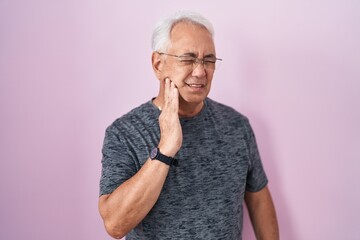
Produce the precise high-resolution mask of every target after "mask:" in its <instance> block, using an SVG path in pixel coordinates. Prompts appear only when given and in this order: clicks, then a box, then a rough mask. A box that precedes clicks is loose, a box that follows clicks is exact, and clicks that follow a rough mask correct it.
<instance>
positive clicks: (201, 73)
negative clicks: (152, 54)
mask: <svg viewBox="0 0 360 240" xmlns="http://www.w3.org/2000/svg"><path fill="white" fill-rule="evenodd" d="M170 40H171V45H170V47H169V48H168V50H167V52H166V53H167V54H173V55H178V56H184V55H185V56H194V57H197V58H200V59H202V58H204V57H214V56H216V54H215V46H214V42H213V39H212V37H211V34H210V33H209V32H208V30H206V29H205V28H203V27H200V26H197V25H193V24H189V23H178V24H176V25H175V26H174V28H173V29H172V31H171V35H170ZM159 57H160V58H161V59H160V61H162V63H161V64H160V66H159V69H160V70H161V72H160V73H159V74H158V78H159V79H160V80H164V79H165V78H169V79H171V80H172V81H173V82H174V84H175V85H176V87H177V88H178V90H179V93H180V101H182V100H183V101H185V102H188V103H201V102H202V101H203V100H204V99H205V98H206V97H207V95H208V94H209V92H210V88H211V81H212V78H213V74H214V69H211V68H208V67H204V65H203V64H202V63H201V62H200V63H198V64H197V65H196V66H195V67H193V65H190V66H185V65H184V64H182V63H181V62H180V61H179V59H178V58H176V57H172V56H165V55H161V56H159Z"/></svg>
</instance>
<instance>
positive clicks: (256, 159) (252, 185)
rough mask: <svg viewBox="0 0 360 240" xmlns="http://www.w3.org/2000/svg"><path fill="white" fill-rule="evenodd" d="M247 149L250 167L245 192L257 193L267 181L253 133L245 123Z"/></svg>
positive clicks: (248, 124)
mask: <svg viewBox="0 0 360 240" xmlns="http://www.w3.org/2000/svg"><path fill="white" fill-rule="evenodd" d="M247 134H248V141H247V142H248V148H249V154H250V166H249V170H248V175H247V179H246V191H249V192H257V191H260V190H261V189H262V188H264V187H265V186H266V185H267V183H268V179H267V177H266V174H265V170H264V168H263V164H262V162H261V158H260V154H259V150H258V147H257V144H256V139H255V135H254V132H253V130H252V128H251V125H250V123H249V122H248V121H247Z"/></svg>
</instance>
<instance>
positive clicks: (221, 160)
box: [100, 98, 268, 240]
mask: <svg viewBox="0 0 360 240" xmlns="http://www.w3.org/2000/svg"><path fill="white" fill-rule="evenodd" d="M159 115H160V111H159V110H158V109H157V108H156V107H155V106H154V105H153V104H152V101H149V102H147V103H145V104H143V105H141V106H139V107H137V108H135V109H133V110H132V111H131V112H129V113H127V114H126V115H124V116H122V117H121V118H119V119H117V120H116V121H115V122H114V123H113V124H112V125H110V126H109V127H108V128H107V130H106V136H105V140H104V146H103V159H102V167H103V168H102V175H101V179H100V195H103V194H109V193H111V192H112V191H114V190H115V189H116V188H117V187H118V186H119V185H120V184H122V183H123V182H124V181H126V180H127V179H129V178H131V177H132V176H133V175H134V174H136V172H137V171H139V169H140V168H141V166H142V165H143V164H144V163H145V161H146V160H147V159H148V158H149V153H150V151H151V150H152V148H154V147H156V146H157V145H158V143H159V139H160V129H159V123H158V118H159ZM180 123H181V127H182V132H183V144H182V147H181V149H180V150H179V152H178V153H177V154H176V156H175V158H177V159H178V161H179V165H178V166H176V167H175V166H173V167H171V168H170V171H169V173H168V176H167V179H166V181H165V184H164V186H163V189H162V192H161V194H160V197H159V199H158V200H157V202H156V204H155V205H154V207H153V208H152V210H151V211H150V212H149V214H148V215H147V216H146V217H145V218H144V219H143V221H142V222H141V223H140V224H139V225H138V226H137V227H136V228H134V229H133V230H132V231H131V232H130V233H129V234H128V235H127V236H126V239H127V240H132V239H136V240H139V239H156V240H161V239H231V240H232V239H241V232H242V218H243V197H244V193H245V191H251V192H256V191H259V190H261V189H262V188H263V187H265V186H266V184H267V182H268V180H267V177H266V175H265V172H264V170H263V167H262V163H261V160H260V156H259V152H258V149H257V145H256V141H255V136H254V134H253V131H252V129H251V126H250V124H249V121H248V119H247V118H246V117H244V116H243V115H241V114H240V113H238V112H237V111H235V110H234V109H232V108H230V107H227V106H225V105H223V104H220V103H217V102H215V101H213V100H211V99H209V98H207V99H206V100H205V106H204V108H203V109H202V111H201V112H200V113H199V114H198V115H197V116H195V117H192V118H181V119H180Z"/></svg>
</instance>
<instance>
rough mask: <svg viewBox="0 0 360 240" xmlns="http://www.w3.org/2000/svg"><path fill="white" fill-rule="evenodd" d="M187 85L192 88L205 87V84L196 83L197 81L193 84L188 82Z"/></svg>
mask: <svg viewBox="0 0 360 240" xmlns="http://www.w3.org/2000/svg"><path fill="white" fill-rule="evenodd" d="M186 85H187V86H189V87H191V88H204V87H205V84H196V83H191V84H188V83H186Z"/></svg>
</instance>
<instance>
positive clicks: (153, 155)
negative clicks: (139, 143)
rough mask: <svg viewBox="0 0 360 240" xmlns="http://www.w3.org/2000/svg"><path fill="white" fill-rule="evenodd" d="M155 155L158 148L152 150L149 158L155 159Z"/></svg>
mask: <svg viewBox="0 0 360 240" xmlns="http://www.w3.org/2000/svg"><path fill="white" fill-rule="evenodd" d="M157 153H158V148H154V149H153V150H152V151H151V153H150V158H151V159H155V157H156V155H157Z"/></svg>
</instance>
